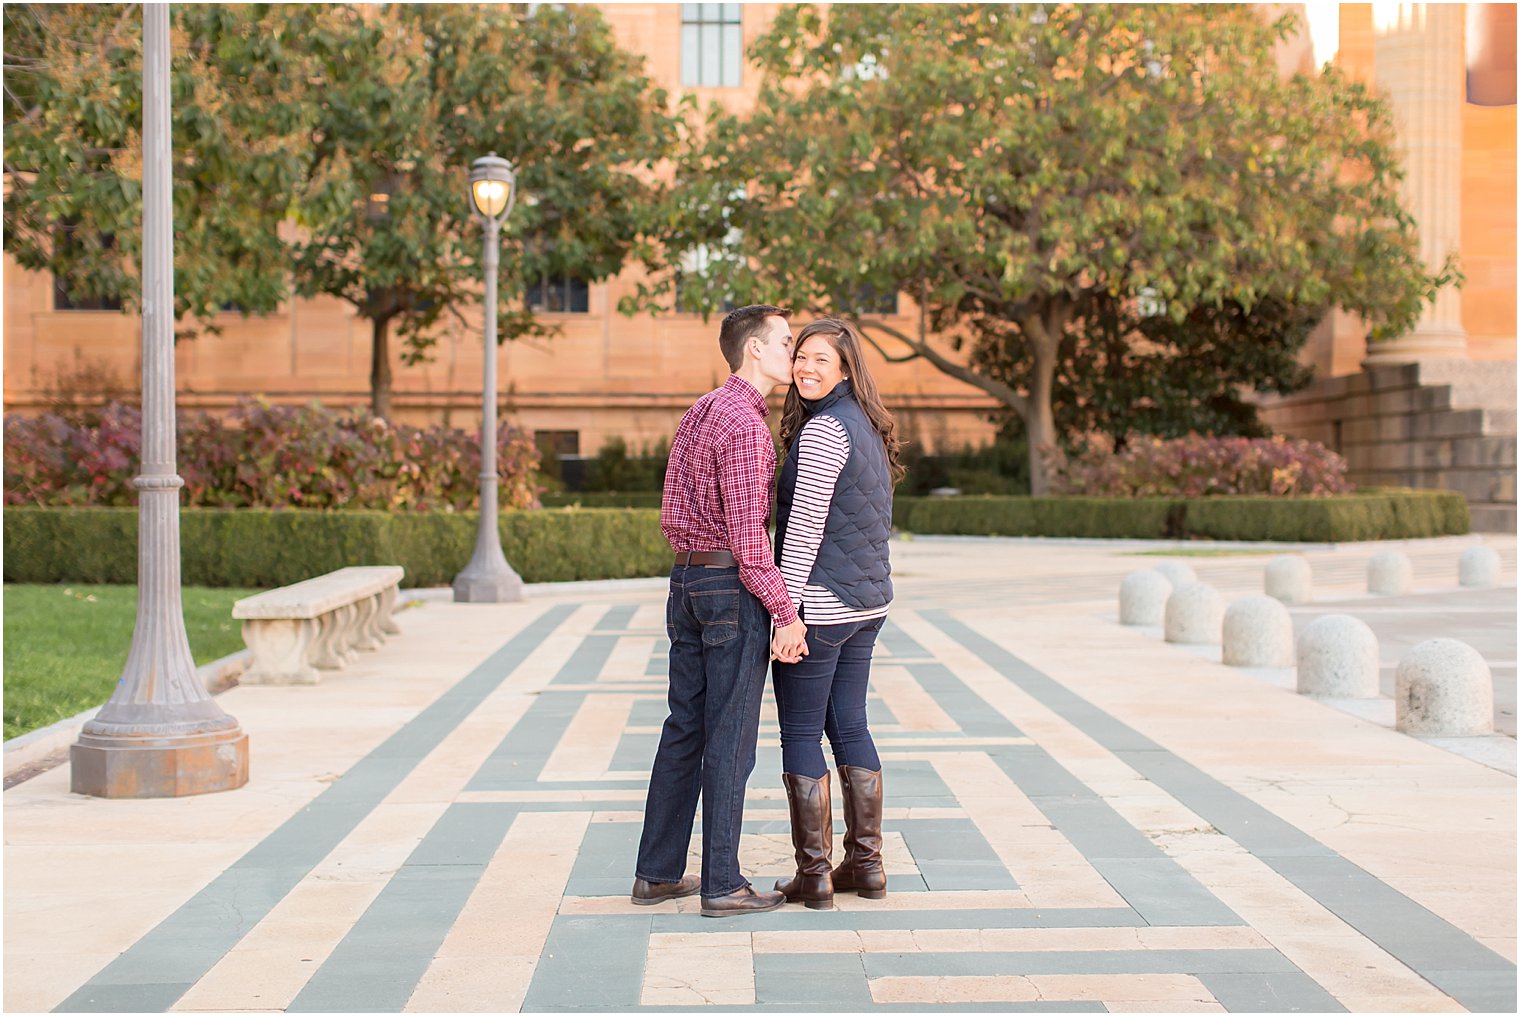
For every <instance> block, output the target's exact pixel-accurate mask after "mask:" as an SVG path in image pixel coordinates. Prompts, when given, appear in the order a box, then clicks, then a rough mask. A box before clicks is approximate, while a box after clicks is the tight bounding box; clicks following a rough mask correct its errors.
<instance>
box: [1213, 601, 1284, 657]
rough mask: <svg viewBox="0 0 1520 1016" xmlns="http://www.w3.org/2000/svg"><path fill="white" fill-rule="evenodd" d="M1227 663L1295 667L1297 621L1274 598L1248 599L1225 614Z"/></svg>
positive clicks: (1233, 604) (1225, 653) (1236, 604)
mask: <svg viewBox="0 0 1520 1016" xmlns="http://www.w3.org/2000/svg"><path fill="white" fill-rule="evenodd" d="M1224 662H1225V665H1226V666H1230V667H1291V666H1293V618H1292V617H1290V616H1288V608H1287V607H1284V606H1283V605H1282V604H1281V603H1279V602H1278V601H1277V600H1274V599H1273V598H1272V597H1270V596H1247V597H1246V598H1245V599H1243V600H1237V601H1236V602H1234V603H1232V604H1230V609H1229V610H1226V611H1225V612H1224Z"/></svg>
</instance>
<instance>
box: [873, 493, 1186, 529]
mask: <svg viewBox="0 0 1520 1016" xmlns="http://www.w3.org/2000/svg"><path fill="white" fill-rule="evenodd" d="M1182 503H1183V502H1181V501H1175V500H1171V499H1167V498H1153V499H1145V500H1125V499H1122V498H1111V497H997V496H962V497H899V498H896V499H894V501H893V507H892V524H893V525H894V526H896V527H897V528H898V529H902V530H906V531H908V532H912V533H926V534H927V533H942V534H952V535H958V536H1091V537H1102V538H1107V539H1122V538H1130V539H1139V540H1149V539H1157V538H1160V537H1164V536H1171V535H1172V530H1173V527H1172V525H1171V524H1170V522H1169V519H1170V516H1172V515H1173V514H1174V513H1176V512H1177V511H1178V510H1179V509H1180V506H1181V505H1182Z"/></svg>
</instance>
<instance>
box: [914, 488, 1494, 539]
mask: <svg viewBox="0 0 1520 1016" xmlns="http://www.w3.org/2000/svg"><path fill="white" fill-rule="evenodd" d="M892 522H893V524H894V525H895V526H897V527H898V528H899V529H904V530H907V531H909V532H914V533H924V534H930V533H937V534H953V535H966V536H1058V537H1091V538H1097V539H1116V538H1131V539H1144V540H1155V539H1173V540H1176V539H1198V540H1263V541H1275V542H1284V543H1348V542H1355V541H1359V540H1404V539H1413V538H1417V537H1424V536H1445V535H1452V534H1460V533H1465V532H1467V531H1468V529H1469V528H1470V526H1471V521H1470V519H1469V517H1468V511H1467V501H1466V500H1465V499H1464V498H1463V497H1462V495H1461V494H1458V493H1455V492H1454V491H1447V490H1377V491H1363V492H1361V493H1357V494H1344V495H1338V496H1335V497H1312V498H1310V497H1303V498H1291V497H1236V496H1219V497H1205V498H1195V499H1192V500H1183V499H1181V498H1136V499H1132V500H1126V499H1122V498H1099V497H955V498H937V497H904V498H898V499H897V500H896V502H895V505H894V509H893V516H892Z"/></svg>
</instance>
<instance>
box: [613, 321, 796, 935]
mask: <svg viewBox="0 0 1520 1016" xmlns="http://www.w3.org/2000/svg"><path fill="white" fill-rule="evenodd" d="M789 314H790V311H785V310H782V309H781V308H779V307H770V306H764V305H760V306H752V307H740V308H739V309H738V310H736V311H734V312H732V313H731V314H729V315H728V316H727V317H725V318H724V319H723V325H722V327H721V328H720V329H719V332H718V346H719V348H720V349H721V350H722V352H723V358H724V359H725V360H727V361H728V366H729V370H730V371H732V373H731V374H730V375H729V377H728V380H727V381H726V382H724V384H723V387H721V388H718V389H717V390H715V391H712V392H709V393H707V394H706V395H704V396H702V397H701V398H700V399H698V400H697V402H696V404H695V405H694V406H692V407H691V409H689V410H687V412H686V415H685V416H683V417H682V418H681V424H680V426H679V427H678V428H677V429H676V437H675V442H674V443H673V444H672V445H671V448H670V465H669V467H668V468H667V470H666V472H665V491H664V498H663V502H662V507H661V508H660V528H661V529H663V530H664V532H665V538H666V539H667V540H669V541H670V546H671V549H672V550H674V551H675V555H676V558H675V566H674V568H673V569H672V570H671V573H670V596H669V597H668V598H667V600H666V603H665V631H666V633H667V634H668V635H669V636H670V696H669V698H670V716H669V717H668V718H667V719H666V720H665V727H664V729H663V730H662V731H661V733H660V746H659V749H658V750H657V751H656V752H655V757H654V768H653V770H652V771H651V772H650V774H649V796H648V799H647V801H646V803H645V806H644V834H643V836H642V837H641V838H640V840H639V858H638V866H637V867H636V868H635V870H634V875H635V879H634V883H633V894H632V898H633V902H634V903H638V904H654V903H660V902H662V901H664V900H672V899H676V898H678V897H682V896H690V895H692V894H693V893H695V892H698V891H699V890H700V891H701V893H702V915H703V916H704V917H731V916H735V915H739V914H753V913H760V912H762V911H766V910H775V909H776V908H777V907H779V906H781V904H782V903H784V902H786V897H785V896H783V895H782V894H781V893H779V892H756V891H755V889H754V888H753V887H751V886H750V884H749V881H748V880H747V879H746V878H745V877H744V876H743V875H742V874H741V873H740V871H739V832H740V826H741V824H742V822H743V819H744V785H745V782H746V781H747V780H748V779H749V774H750V772H751V771H752V770H753V769H754V768H755V740H756V738H757V736H758V733H759V728H760V696H761V693H762V692H763V691H764V690H765V671H766V665H767V663H768V662H769V658H770V657H771V655H773V654H774V655H775V656H777V657H778V658H781V659H787V660H795V659H800V658H801V656H802V655H803V654H805V653H806V652H807V646H806V642H805V635H806V633H807V626H806V625H805V624H804V623H803V621H802V620H801V619H800V618H799V617H798V616H797V611H796V608H794V607H793V606H792V601H791V598H790V597H789V596H788V595H787V589H786V583H785V581H784V580H783V579H782V578H781V571H780V569H778V568H777V567H776V565H775V561H774V558H773V557H772V555H771V547H770V537H769V535H768V533H767V531H766V525H767V523H768V522H769V520H770V513H771V505H772V503H773V501H772V487H773V485H774V482H775V474H776V446H775V444H774V443H773V441H772V439H771V432H770V429H769V428H768V427H767V426H766V424H765V417H766V416H767V415H769V412H770V410H769V408H768V407H767V406H766V404H765V395H766V393H768V392H770V391H773V390H774V389H775V388H776V387H777V386H778V385H783V384H789V383H790V382H791V378H792V329H791V326H790V325H788V324H787V321H786V319H787V316H788V315H789ZM773 626H774V635H773V634H772V628H773ZM699 793H700V796H701V799H702V874H701V876H700V877H698V876H696V875H690V876H687V875H684V872H685V871H686V851H687V845H688V844H689V843H690V841H691V827H692V822H693V820H694V819H695V816H696V810H697V798H698V795H699Z"/></svg>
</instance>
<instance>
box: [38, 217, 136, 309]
mask: <svg viewBox="0 0 1520 1016" xmlns="http://www.w3.org/2000/svg"><path fill="white" fill-rule="evenodd" d="M78 229H79V227H78V226H77V225H75V224H74V223H73V222H65V223H64V224H63V225H62V226H59V227H58V229H56V230H55V231H54V233H53V242H54V243H55V244H56V245H57V247H58V250H59V253H64V252H67V253H68V254H71V255H74V256H75V257H83V256H84V255H85V254H86V253H87V252H86V246H87V245H86V241H85V238H84V237H82V236H80V234H79V232H78ZM99 246H100V249H101V250H105V251H109V250H114V249H115V248H116V237H115V236H113V235H111V234H110V233H101V234H100V243H99ZM63 260H67V259H66V258H65V259H63ZM53 309H54V310H121V301H120V300H119V299H117V298H116V297H114V296H85V295H82V294H79V293H76V292H75V291H73V290H72V289H71V288H70V286H69V280H68V278H67V277H66V276H63V275H54V276H53Z"/></svg>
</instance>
